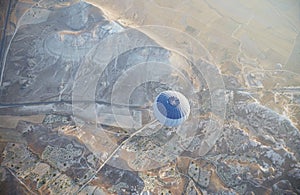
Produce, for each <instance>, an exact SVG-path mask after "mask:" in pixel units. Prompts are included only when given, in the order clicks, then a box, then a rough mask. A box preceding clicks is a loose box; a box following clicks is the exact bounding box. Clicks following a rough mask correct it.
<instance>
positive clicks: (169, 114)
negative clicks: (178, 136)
mask: <svg viewBox="0 0 300 195" xmlns="http://www.w3.org/2000/svg"><path fill="white" fill-rule="evenodd" d="M153 108H154V115H155V116H156V118H157V119H158V120H159V121H160V122H161V123H163V124H164V125H166V126H178V125H180V124H181V123H182V122H183V121H185V120H186V119H187V118H188V116H189V114H190V104H189V102H188V100H187V99H186V97H185V96H184V95H182V94H181V93H179V92H177V91H164V92H161V93H160V94H159V95H158V96H157V97H156V99H155V102H154V104H153Z"/></svg>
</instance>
